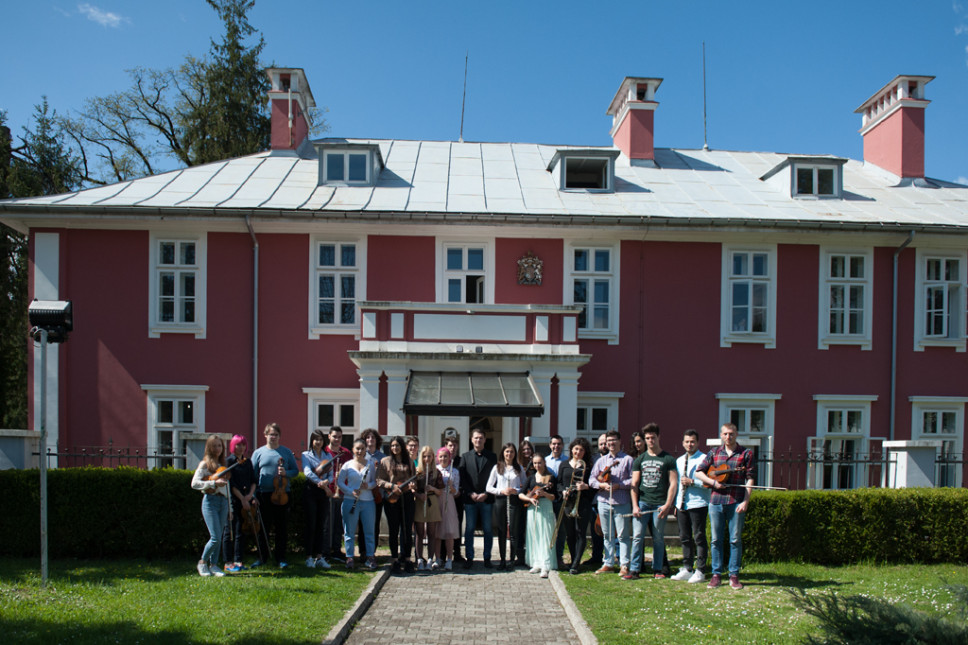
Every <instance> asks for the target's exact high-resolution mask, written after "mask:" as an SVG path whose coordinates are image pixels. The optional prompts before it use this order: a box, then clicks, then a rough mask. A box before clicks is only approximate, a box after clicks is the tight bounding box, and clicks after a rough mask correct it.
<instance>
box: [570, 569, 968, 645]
mask: <svg viewBox="0 0 968 645" xmlns="http://www.w3.org/2000/svg"><path fill="white" fill-rule="evenodd" d="M673 571H675V569H673ZM562 580H563V581H564V583H565V586H566V587H567V588H568V593H569V594H570V595H571V598H572V600H574V602H575V604H576V605H577V606H578V609H579V610H581V613H582V615H583V616H584V618H585V621H586V622H587V623H588V625H589V627H590V628H591V630H592V632H594V634H595V636H596V637H597V638H598V641H599V642H600V643H603V644H605V643H607V644H608V645H624V644H629V645H632V644H633V643H634V644H635V645H641V644H642V643H650V644H652V643H692V642H716V643H717V644H718V643H798V642H800V641H801V640H802V639H803V638H804V637H805V636H807V635H808V634H814V633H816V631H817V621H816V619H815V618H813V617H811V616H808V615H807V614H806V613H804V612H803V611H801V610H799V609H797V608H796V606H795V605H794V603H793V599H792V597H791V596H790V594H789V593H787V592H786V590H787V589H790V588H797V589H804V590H805V591H806V592H807V593H808V594H810V593H820V592H836V593H838V594H843V595H858V594H862V595H867V596H871V597H874V598H880V599H883V600H886V601H887V602H890V603H892V604H898V603H902V604H905V605H908V606H910V607H913V608H915V609H920V610H923V611H926V612H929V613H932V614H939V615H943V616H947V615H948V614H949V612H951V611H956V603H955V598H954V596H953V594H952V593H951V592H950V591H948V590H947V589H945V586H946V585H949V584H962V585H963V584H966V583H968V569H966V567H964V566H962V565H953V564H945V565H875V564H863V565H853V566H844V567H835V568H831V567H823V566H820V565H813V564H795V563H771V564H751V565H744V567H743V571H742V574H741V576H740V580H742V582H743V584H745V585H746V588H745V589H743V590H741V591H733V590H732V589H730V588H729V585H728V584H726V585H724V586H723V587H720V588H719V589H707V588H706V585H705V584H688V583H685V582H676V581H672V580H653V579H652V578H645V577H643V578H642V579H641V580H636V581H624V580H621V579H620V578H619V577H618V575H616V574H608V575H602V576H595V575H593V574H592V573H591V571H588V572H585V571H584V570H583V572H582V575H580V576H570V575H568V574H564V575H562ZM950 617H951V618H954V615H952V616H950Z"/></svg>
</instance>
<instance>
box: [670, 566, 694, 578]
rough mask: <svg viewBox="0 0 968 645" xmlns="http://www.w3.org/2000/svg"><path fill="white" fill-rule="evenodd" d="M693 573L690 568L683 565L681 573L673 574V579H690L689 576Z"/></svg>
mask: <svg viewBox="0 0 968 645" xmlns="http://www.w3.org/2000/svg"><path fill="white" fill-rule="evenodd" d="M691 575H692V571H690V570H689V569H686V568H685V567H683V568H681V569H679V573H677V574H676V575H674V576H672V579H673V580H679V581H682V580H688V579H689V576H691Z"/></svg>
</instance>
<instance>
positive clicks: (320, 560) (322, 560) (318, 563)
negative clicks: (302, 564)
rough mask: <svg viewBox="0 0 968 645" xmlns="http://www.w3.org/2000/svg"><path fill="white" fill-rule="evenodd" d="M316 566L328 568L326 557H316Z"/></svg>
mask: <svg viewBox="0 0 968 645" xmlns="http://www.w3.org/2000/svg"><path fill="white" fill-rule="evenodd" d="M316 566H317V567H319V568H320V569H329V566H330V565H329V562H326V558H316Z"/></svg>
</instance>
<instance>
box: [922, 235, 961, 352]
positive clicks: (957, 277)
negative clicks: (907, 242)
mask: <svg viewBox="0 0 968 645" xmlns="http://www.w3.org/2000/svg"><path fill="white" fill-rule="evenodd" d="M966 271H968V253H965V252H952V253H947V252H939V251H934V250H922V249H918V253H917V270H916V276H915V277H916V287H915V288H916V292H915V302H916V306H915V320H914V330H915V331H914V334H915V337H914V349H915V351H919V350H923V349H924V348H925V347H927V346H933V345H940V346H946V347H954V348H956V350H957V351H959V352H963V351H965V334H966V325H968V312H966V306H968V303H966V300H968V281H966V278H965V276H966Z"/></svg>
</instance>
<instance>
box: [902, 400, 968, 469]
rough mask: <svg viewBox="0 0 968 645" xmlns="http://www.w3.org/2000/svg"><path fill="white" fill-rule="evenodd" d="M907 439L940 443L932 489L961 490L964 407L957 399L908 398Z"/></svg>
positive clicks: (963, 403) (961, 401)
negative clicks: (909, 403) (959, 488)
mask: <svg viewBox="0 0 968 645" xmlns="http://www.w3.org/2000/svg"><path fill="white" fill-rule="evenodd" d="M908 400H909V401H910V402H911V438H912V439H915V440H917V439H935V440H940V441H941V448H940V449H939V450H938V454H937V457H936V459H937V470H936V472H935V475H936V477H935V485H936V486H954V487H960V486H961V480H962V477H961V471H962V464H961V460H962V452H963V451H964V449H965V448H964V445H965V442H964V437H965V403H968V398H966V397H959V396H912V397H908Z"/></svg>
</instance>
